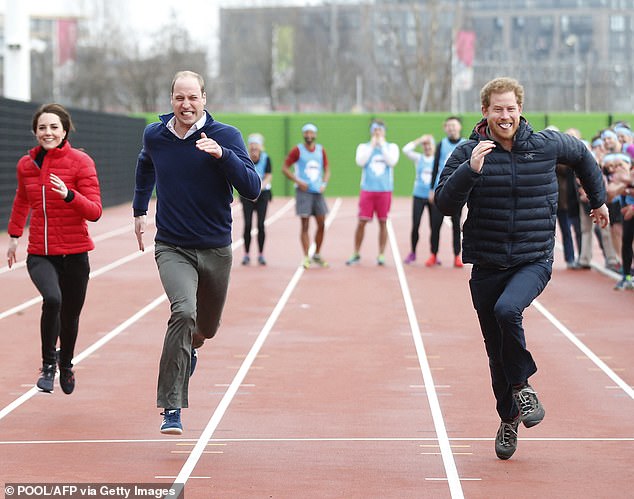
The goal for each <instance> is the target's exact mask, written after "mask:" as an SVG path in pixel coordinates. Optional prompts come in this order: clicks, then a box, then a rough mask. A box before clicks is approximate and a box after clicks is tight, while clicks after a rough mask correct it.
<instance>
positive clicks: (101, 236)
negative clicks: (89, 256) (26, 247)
mask: <svg viewBox="0 0 634 499" xmlns="http://www.w3.org/2000/svg"><path fill="white" fill-rule="evenodd" d="M153 223H154V222H153V221H152V222H150V221H148V226H149V225H152V224H153ZM126 232H129V233H130V234H132V235H134V224H133V223H131V224H129V225H125V226H123V227H119V228H118V229H112V230H110V231H108V232H104V233H103V234H99V235H97V236H93V237H92V240H93V242H95V243H98V242H100V241H105V240H106V239H110V238H111V237H116V236H120V235H121V234H125V233H126ZM25 266H26V260H20V261H19V262H16V263H15V265H13V267H11V268H9V266H8V265H5V266H4V267H0V274H4V273H5V272H9V270H15V269H19V268H22V267H25Z"/></svg>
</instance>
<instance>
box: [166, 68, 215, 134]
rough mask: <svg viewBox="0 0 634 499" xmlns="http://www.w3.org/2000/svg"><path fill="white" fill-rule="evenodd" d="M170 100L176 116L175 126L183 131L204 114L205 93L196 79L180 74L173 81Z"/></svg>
mask: <svg viewBox="0 0 634 499" xmlns="http://www.w3.org/2000/svg"><path fill="white" fill-rule="evenodd" d="M170 102H171V103H172V109H173V111H174V117H175V118H176V123H175V125H176V126H175V128H176V130H177V131H179V132H185V131H187V130H189V129H190V128H191V126H192V125H193V124H194V123H196V122H197V121H198V120H199V119H200V118H202V117H203V115H204V114H205V105H206V104H207V95H206V94H205V92H203V91H202V89H201V87H200V82H199V81H198V79H196V78H195V77H193V76H182V77H180V78H178V79H177V80H176V81H175V82H174V89H173V90H172V96H171V98H170Z"/></svg>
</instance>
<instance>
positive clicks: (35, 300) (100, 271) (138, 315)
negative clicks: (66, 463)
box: [0, 200, 294, 420]
mask: <svg viewBox="0 0 634 499" xmlns="http://www.w3.org/2000/svg"><path fill="white" fill-rule="evenodd" d="M293 203H294V200H293V201H290V202H289V203H287V205H286V206H285V207H283V208H282V210H280V211H281V212H282V213H281V214H279V212H278V213H276V214H275V215H278V214H279V215H278V216H277V217H275V218H273V221H275V220H277V219H279V218H280V217H281V216H282V215H283V214H284V213H285V212H286V211H287V210H288V209H289V207H290V206H292V205H293ZM122 230H123V229H118V230H117V231H122ZM126 230H128V227H126ZM243 243H244V241H236V242H235V243H233V244H232V245H231V249H232V250H233V251H235V249H236V248H237V247H239V246H240V245H241V244H243ZM153 248H154V245H151V246H149V247H147V248H146V251H143V252H141V251H135V252H134V253H132V254H130V255H127V256H125V257H123V258H120V259H119V260H116V261H115V262H112V263H110V264H108V265H105V266H104V267H101V268H100V269H98V270H96V271H94V272H91V273H90V276H91V277H94V276H97V275H101V274H103V273H104V272H106V271H108V270H112V269H113V268H115V267H118V266H120V265H123V264H124V263H127V262H128V261H130V260H134V259H135V258H138V257H140V256H142V255H145V254H148V253H150V254H151V253H152V250H153ZM166 298H167V297H166V296H165V294H162V295H160V296H158V297H157V298H155V299H154V300H153V301H152V302H151V303H150V304H149V305H146V306H145V307H143V308H142V309H141V310H139V311H138V312H137V313H135V314H134V315H132V316H131V317H129V318H128V319H126V320H125V321H124V322H122V323H121V324H119V325H118V326H117V327H116V328H114V329H113V330H112V331H110V332H109V333H108V334H106V335H105V336H103V337H102V338H100V339H99V340H98V341H96V342H95V343H93V344H92V345H91V346H89V347H88V348H86V349H85V350H84V351H83V352H81V353H79V354H78V355H76V356H75V357H74V358H73V364H79V363H80V362H81V361H82V360H83V359H85V358H86V357H88V356H90V355H91V354H93V353H94V352H95V351H97V350H98V349H99V348H101V347H102V346H104V345H105V344H106V343H108V342H109V341H110V340H112V339H113V338H115V337H116V336H117V335H119V334H120V333H121V332H122V331H124V330H125V329H126V328H128V327H129V326H130V325H132V324H133V323H135V322H136V321H138V320H139V319H141V318H142V317H143V316H144V315H146V314H147V313H148V312H150V311H151V310H153V309H154V308H156V307H157V306H158V305H160V304H161V303H162V302H163V301H165V300H166ZM40 301H42V297H41V296H39V297H37V298H33V299H32V300H29V301H28V302H25V303H23V304H21V305H19V306H18V307H13V308H12V309H10V310H8V311H5V312H3V313H1V314H0V319H3V318H4V317H7V316H8V315H11V314H12V313H17V312H19V311H20V310H24V309H25V308H27V307H29V306H31V305H34V304H35V303H39V302H40ZM57 376H59V374H57V375H56V377H57ZM37 393H39V390H38V389H37V387H35V386H34V387H32V388H31V389H30V390H28V391H27V392H25V393H23V394H22V395H20V396H19V397H18V398H17V399H15V400H14V401H13V402H11V403H9V404H8V405H7V406H5V407H4V408H2V409H1V410H0V420H2V419H3V418H4V417H5V416H7V415H8V414H10V413H11V412H13V411H14V410H15V409H17V408H18V407H20V406H21V405H22V404H24V403H25V402H26V401H27V400H29V399H31V397H33V396H34V395H35V394H37Z"/></svg>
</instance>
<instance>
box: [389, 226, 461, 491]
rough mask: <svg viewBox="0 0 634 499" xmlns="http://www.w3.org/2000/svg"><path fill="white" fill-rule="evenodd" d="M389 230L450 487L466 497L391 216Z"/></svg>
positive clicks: (450, 489)
mask: <svg viewBox="0 0 634 499" xmlns="http://www.w3.org/2000/svg"><path fill="white" fill-rule="evenodd" d="M387 233H388V237H389V239H390V248H391V250H392V256H393V257H394V263H395V266H396V272H397V274H398V280H399V283H400V285H401V292H402V294H403V301H404V303H405V309H406V310H407V317H408V319H409V325H410V329H411V332H412V338H413V339H414V345H415V347H416V353H417V354H418V362H419V364H420V368H421V371H422V374H423V381H424V385H425V386H426V390H425V393H426V394H427V401H428V402H429V407H430V409H431V414H432V419H433V422H434V428H435V429H436V435H437V436H438V442H439V444H440V452H441V455H442V461H443V464H444V466H445V472H446V473H447V481H448V484H449V491H450V493H451V497H452V498H454V499H462V498H464V493H463V491H462V486H461V484H460V476H459V475H458V470H457V468H456V462H455V461H454V459H453V453H452V451H451V446H450V445H449V437H448V435H447V429H446V428H445V422H444V419H443V415H442V410H441V409H440V402H439V400H438V394H437V393H436V388H435V383H434V379H433V376H432V373H431V371H432V370H431V367H430V365H429V361H428V359H427V353H426V352H425V345H424V343H423V339H422V336H421V331H420V328H419V327H418V319H417V317H416V309H415V308H414V302H413V301H412V296H411V294H410V291H409V286H408V284H407V277H406V276H405V272H404V271H403V264H402V263H401V262H402V260H401V255H400V253H399V250H398V243H397V241H396V235H395V233H394V228H393V227H392V223H391V221H390V220H388V221H387Z"/></svg>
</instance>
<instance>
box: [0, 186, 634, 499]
mask: <svg viewBox="0 0 634 499" xmlns="http://www.w3.org/2000/svg"><path fill="white" fill-rule="evenodd" d="M328 202H329V206H330V208H331V213H330V215H329V218H328V230H327V234H326V241H325V244H324V248H323V251H322V253H323V255H324V256H325V257H326V258H327V259H328V260H329V261H330V262H331V267H330V268H329V269H317V268H311V269H309V270H307V271H304V270H303V269H302V268H301V267H299V263H300V261H301V255H300V246H299V222H298V220H297V218H296V217H295V215H294V206H293V202H292V200H289V199H286V198H277V197H276V198H275V199H274V201H273V203H272V204H271V206H270V210H269V220H268V229H267V231H268V232H267V237H268V239H267V246H266V256H267V258H268V261H269V265H268V266H266V267H264V268H262V267H257V266H255V265H252V266H250V267H243V266H242V265H240V261H241V258H242V254H243V248H242V240H241V230H242V221H241V209H240V206H239V205H236V206H235V210H234V218H235V234H234V248H235V250H234V255H235V258H234V271H233V274H232V281H231V285H230V292H229V299H228V302H227V305H226V308H225V314H224V319H223V324H222V326H221V329H220V331H219V333H218V336H217V337H216V338H215V339H214V340H212V341H210V342H208V343H207V344H206V345H205V347H204V348H203V349H202V350H201V351H200V356H199V363H198V367H197V370H196V373H195V375H194V377H193V378H192V382H191V384H190V409H187V410H184V411H183V425H184V429H185V432H184V433H183V435H182V436H181V437H169V436H163V435H161V434H160V433H159V431H158V426H159V424H160V420H161V418H160V416H159V412H160V410H159V409H157V408H156V407H155V385H156V375H157V365H158V359H159V355H160V350H161V345H162V338H163V334H164V330H165V324H166V321H167V317H168V304H167V302H166V300H165V298H164V296H163V294H162V288H161V286H160V282H159V280H158V276H157V271H156V267H155V263H154V260H153V251H152V250H153V247H150V248H147V246H150V245H151V237H150V236H151V234H150V233H148V234H146V236H147V237H146V241H145V242H146V251H145V253H140V252H139V251H138V250H137V249H136V240H135V237H134V235H133V231H132V223H131V212H132V210H131V208H130V206H128V205H125V206H119V207H115V208H111V209H108V210H106V211H105V213H104V216H103V218H102V220H101V221H99V222H98V223H96V224H92V225H91V227H90V229H91V233H92V235H93V236H94V238H95V240H96V244H97V249H96V250H95V251H93V252H92V253H91V267H92V279H91V282H90V284H89V289H88V297H87V301H86V305H85V308H84V312H83V315H82V320H81V324H80V335H79V339H78V344H77V350H76V358H75V363H76V377H77V388H76V390H75V393H73V394H72V395H71V396H66V395H64V394H63V393H62V391H61V389H59V386H58V385H57V382H56V389H55V392H54V393H53V394H46V393H40V392H38V391H37V390H36V389H35V388H34V387H33V385H34V382H35V380H36V379H37V375H38V367H39V362H40V360H39V348H40V347H39V331H38V327H39V326H38V323H39V308H40V301H39V300H38V295H37V292H36V290H35V288H34V287H33V285H32V284H31V281H30V279H29V278H28V275H27V273H26V270H25V268H24V266H23V263H22V264H18V266H17V268H14V269H13V270H11V271H8V269H7V268H6V267H0V283H1V288H0V296H1V297H2V300H1V301H0V303H2V305H1V309H0V331H1V334H2V339H3V349H2V353H1V354H0V359H1V366H2V367H1V368H0V430H1V435H2V436H1V437H0V481H1V482H2V483H13V482H21V483H25V482H55V483H88V482H91V483H144V484H145V483H152V484H157V485H162V486H166V487H168V486H170V485H172V484H173V483H184V484H185V497H186V498H188V499H191V498H271V497H272V498H276V499H277V498H423V497H424V498H449V497H452V498H460V497H467V498H503V497H509V498H510V497H512V498H514V499H522V498H534V497H540V498H551V497H552V498H555V497H556V498H625V497H632V495H631V494H632V485H633V481H632V471H631V466H632V463H633V462H634V392H633V390H632V384H633V381H634V373H633V371H632V359H633V358H634V337H633V336H632V310H633V306H634V293H627V292H616V291H613V290H612V286H613V285H614V282H615V279H616V275H614V274H612V273H609V272H608V273H606V272H604V271H603V270H602V268H601V267H602V265H600V264H601V263H602V258H601V255H600V251H598V250H595V261H596V263H597V264H599V265H597V266H596V267H595V268H594V269H593V270H591V271H567V270H565V269H564V266H563V264H562V262H561V260H562V258H561V253H560V252H559V251H558V252H557V257H558V258H557V261H556V268H555V271H554V275H553V279H552V281H551V283H550V285H549V287H548V288H547V290H546V291H545V292H544V293H543V294H542V296H540V297H539V299H538V300H537V301H536V302H535V303H534V305H533V306H532V307H530V308H529V309H528V310H527V312H526V314H525V326H526V330H527V340H528V343H529V348H530V349H531V351H532V353H533V355H534V357H535V358H536V361H537V363H538V366H539V372H538V373H537V375H535V376H534V377H533V378H531V380H532V383H533V385H534V386H535V387H536V389H537V390H538V391H539V393H540V398H541V399H542V402H543V403H544V405H545V407H546V419H545V420H544V421H543V423H542V424H540V425H539V426H537V427H535V428H532V429H530V430H527V429H525V428H522V427H520V440H519V445H518V450H517V452H516V453H515V455H514V456H513V458H512V459H511V460H509V461H504V462H503V461H500V460H498V459H497V458H496V457H495V453H494V450H493V439H494V436H495V432H496V430H497V426H498V423H499V421H498V420H497V417H496V414H495V410H494V400H493V396H492V393H491V389H490V386H489V385H490V381H489V374H488V368H487V360H486V356H485V353H484V347H483V344H482V340H481V337H480V332H479V329H478V325H477V320H476V317H475V312H474V311H473V309H472V306H471V302H470V298H469V294H468V284H467V280H468V275H469V266H465V268H464V269H454V268H453V267H451V266H450V265H448V264H449V263H450V261H451V255H450V247H451V244H450V230H449V229H448V228H445V229H444V230H443V232H442V239H441V260H443V261H444V262H445V265H443V266H440V267H436V268H432V269H429V268H425V267H424V266H423V264H422V261H421V260H424V258H426V256H427V249H428V243H427V241H428V235H429V230H428V226H427V220H426V216H427V215H426V214H425V218H424V223H423V227H422V229H421V230H422V233H421V242H420V243H419V254H420V255H421V256H420V257H419V261H418V262H417V263H416V264H415V265H413V266H409V267H406V268H403V265H401V263H400V262H401V261H402V259H403V257H404V256H405V255H406V253H407V252H408V249H409V248H408V246H409V244H408V241H409V231H410V210H411V204H410V203H411V201H410V199H406V198H402V199H395V201H394V205H393V209H392V217H391V222H390V238H389V243H388V246H389V249H388V252H387V265H386V266H385V267H384V268H380V267H378V266H377V265H376V264H375V257H376V235H377V232H376V223H374V224H371V225H369V226H368V228H367V231H366V239H365V242H364V245H363V248H362V263H361V265H359V266H357V267H352V268H349V267H346V266H345V264H344V261H345V260H346V258H347V257H348V256H349V254H350V252H351V249H352V235H353V231H354V227H355V224H356V199H353V198H344V199H329V200H328ZM311 227H312V226H311ZM23 239H25V238H23ZM4 240H5V241H6V235H5V238H4ZM255 242H256V241H255V240H254V241H253V244H252V245H253V246H254V247H255V246H256V244H255ZM25 243H26V241H25V240H22V241H21V243H20V247H19V256H20V257H22V258H24V252H25V247H26V244H25ZM4 251H5V250H3V252H2V254H3V255H4ZM252 256H253V253H252Z"/></svg>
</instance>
